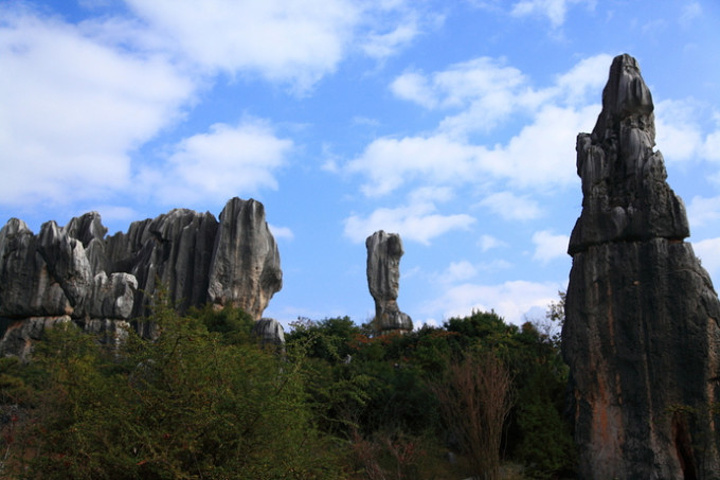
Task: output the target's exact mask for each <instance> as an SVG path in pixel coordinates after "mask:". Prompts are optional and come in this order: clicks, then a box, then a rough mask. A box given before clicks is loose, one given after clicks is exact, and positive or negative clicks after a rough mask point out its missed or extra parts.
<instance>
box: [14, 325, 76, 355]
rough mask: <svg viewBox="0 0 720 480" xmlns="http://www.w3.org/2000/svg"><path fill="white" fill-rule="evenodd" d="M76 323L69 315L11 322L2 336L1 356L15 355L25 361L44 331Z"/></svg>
mask: <svg viewBox="0 0 720 480" xmlns="http://www.w3.org/2000/svg"><path fill="white" fill-rule="evenodd" d="M58 324H63V325H74V324H73V322H72V319H71V318H70V316H69V315H62V316H58V317H31V318H26V319H22V320H15V321H12V322H9V324H8V325H7V328H6V330H5V332H4V334H3V336H2V338H0V357H4V356H6V355H15V356H17V357H18V358H20V360H21V361H23V362H25V361H27V360H28V359H29V358H30V355H31V353H32V349H33V342H35V341H37V340H40V339H41V338H42V335H43V332H44V331H45V330H46V329H48V328H52V327H54V326H55V325H58Z"/></svg>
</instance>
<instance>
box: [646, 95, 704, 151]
mask: <svg viewBox="0 0 720 480" xmlns="http://www.w3.org/2000/svg"><path fill="white" fill-rule="evenodd" d="M655 118H656V131H657V139H656V142H657V144H658V146H659V149H660V150H661V151H662V153H663V157H664V158H665V159H666V160H667V161H668V162H677V161H685V160H693V159H696V158H697V156H698V154H699V153H700V151H701V149H702V145H703V138H702V134H701V132H700V128H699V127H698V125H697V122H696V121H695V118H696V108H695V105H694V104H693V103H691V102H689V101H683V100H664V101H661V102H658V103H657V104H656V105H655Z"/></svg>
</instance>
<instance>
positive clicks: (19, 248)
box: [0, 218, 73, 318]
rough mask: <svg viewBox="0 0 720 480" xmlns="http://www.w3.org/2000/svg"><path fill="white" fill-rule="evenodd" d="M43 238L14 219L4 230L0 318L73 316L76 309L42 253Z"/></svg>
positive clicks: (0, 240) (0, 231)
mask: <svg viewBox="0 0 720 480" xmlns="http://www.w3.org/2000/svg"><path fill="white" fill-rule="evenodd" d="M39 244H40V242H39V239H38V238H37V237H36V236H35V235H34V234H33V232H32V231H31V230H30V229H29V228H28V227H27V225H26V224H25V222H23V221H22V220H18V219H17V218H11V219H10V220H9V221H8V223H7V224H6V225H5V226H4V227H3V228H2V229H0V316H1V317H7V318H25V317H38V316H57V315H66V314H70V313H72V311H73V307H72V305H71V303H70V300H69V299H68V298H67V296H66V295H65V292H64V291H63V289H62V286H61V285H60V283H59V282H58V281H57V280H56V279H55V278H54V277H53V275H52V274H51V272H50V270H49V269H48V266H47V264H46V263H45V260H44V259H43V257H42V256H41V255H40V252H39V251H38V248H39Z"/></svg>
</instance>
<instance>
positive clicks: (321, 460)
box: [16, 305, 340, 479]
mask: <svg viewBox="0 0 720 480" xmlns="http://www.w3.org/2000/svg"><path fill="white" fill-rule="evenodd" d="M230 313H231V312H220V315H223V316H224V317H223V318H221V319H215V320H216V321H213V322H208V321H207V320H208V318H207V316H208V315H209V313H208V312H205V313H204V314H203V315H202V317H203V321H201V320H199V319H198V318H193V317H178V316H177V315H176V314H175V313H174V312H172V311H171V310H170V309H168V308H166V307H164V306H162V305H160V306H158V307H156V310H155V313H154V315H153V317H152V318H151V319H150V321H152V322H155V323H156V324H157V326H158V329H159V331H160V332H161V333H160V335H159V337H158V338H157V339H156V340H155V341H152V342H149V341H143V340H141V339H139V338H137V337H136V336H135V335H132V334H130V335H129V337H128V340H127V341H126V343H125V344H124V345H123V347H122V348H121V350H120V351H119V352H118V351H114V350H112V351H111V350H105V349H103V348H101V347H99V346H98V345H97V343H96V342H94V341H93V339H92V338H91V337H89V336H87V335H85V334H82V333H80V332H78V331H77V330H76V329H73V328H68V329H67V330H65V331H62V330H60V329H57V330H56V331H53V332H49V334H48V338H47V339H46V341H44V342H41V344H40V345H41V348H38V351H37V352H36V355H35V360H34V361H33V363H34V365H35V367H34V368H42V370H43V371H44V372H45V375H44V378H43V379H42V381H38V382H36V384H35V385H34V387H35V388H36V390H37V392H38V393H37V394H38V398H39V400H38V403H37V407H36V408H35V409H34V410H33V411H32V412H31V414H32V416H33V420H34V421H33V422H28V426H27V427H26V428H25V429H24V430H23V432H21V435H22V436H23V442H24V444H26V445H28V448H27V449H26V451H25V452H24V453H25V454H27V455H28V457H26V458H23V457H19V458H16V465H18V466H19V467H22V468H19V469H18V470H17V472H18V478H48V479H66V478H73V479H127V478H143V479H171V478H172V479H195V478H203V479H228V478H254V479H255V478H257V479H281V478H282V479H285V478H296V479H310V478H313V479H316V478H317V479H322V478H338V477H339V475H340V473H339V471H340V470H339V468H340V467H339V462H338V459H337V457H336V456H335V454H334V453H333V452H335V448H334V444H333V443H332V442H330V441H329V440H328V439H327V438H325V437H323V436H322V435H320V434H319V433H318V432H317V430H316V429H315V428H314V424H313V417H312V412H311V411H310V409H309V408H308V406H307V402H306V394H305V390H304V386H303V384H302V379H303V377H302V375H300V374H299V370H300V368H301V365H302V361H303V359H302V358H297V357H292V356H291V357H290V358H289V359H283V358H280V357H278V356H276V355H274V354H272V353H270V352H267V351H265V350H263V349H261V348H259V347H258V346H257V345H256V344H255V343H254V342H247V343H242V342H238V341H232V342H226V341H224V340H223V338H224V335H227V334H228V333H232V332H223V334H220V333H218V332H209V331H208V328H207V326H206V325H207V324H208V323H210V324H212V325H216V324H227V323H228V322H226V321H225V319H226V318H229V317H227V316H228V315H229V314H230ZM238 338H240V337H236V340H237V339H238ZM23 463H24V464H23Z"/></svg>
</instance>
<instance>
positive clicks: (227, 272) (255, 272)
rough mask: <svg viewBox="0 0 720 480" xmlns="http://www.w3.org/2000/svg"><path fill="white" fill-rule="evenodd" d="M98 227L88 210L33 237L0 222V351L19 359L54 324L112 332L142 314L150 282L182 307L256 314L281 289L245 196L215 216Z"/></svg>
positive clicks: (261, 220)
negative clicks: (111, 231)
mask: <svg viewBox="0 0 720 480" xmlns="http://www.w3.org/2000/svg"><path fill="white" fill-rule="evenodd" d="M106 233H107V228H105V227H104V226H103V225H102V222H101V219H100V215H99V214H97V213H95V212H92V213H87V214H85V215H83V216H81V217H78V218H73V219H72V220H71V221H70V222H69V223H68V224H67V225H66V226H65V227H58V226H57V224H56V223H55V222H54V221H50V222H47V223H45V224H43V225H42V227H41V229H40V233H39V234H37V235H35V234H34V233H33V232H32V231H31V230H30V229H29V228H28V227H27V225H26V224H25V223H24V222H23V221H21V220H18V219H16V218H12V219H10V220H9V221H8V223H7V224H6V225H5V226H4V227H3V228H2V229H0V333H3V332H2V330H5V332H4V335H3V337H2V340H0V355H2V354H8V353H13V354H18V355H21V356H24V355H25V354H26V353H27V351H28V350H29V348H30V343H31V340H32V339H36V338H38V337H39V335H40V333H41V332H42V329H43V328H44V327H46V326H49V325H52V324H53V323H55V322H57V321H73V322H75V323H78V324H80V325H81V326H83V327H84V328H85V329H86V330H90V331H94V332H96V333H97V332H105V331H107V332H111V333H113V332H118V331H119V330H118V328H119V327H118V326H123V325H128V323H127V322H128V321H130V320H133V319H137V318H139V317H142V316H143V315H145V314H146V313H147V306H148V303H149V302H150V300H151V298H152V296H153V294H154V293H155V288H156V283H157V282H158V281H159V282H160V283H161V284H162V285H164V288H165V289H166V295H167V297H168V298H167V299H168V300H169V301H170V302H172V304H174V305H177V307H178V309H179V310H180V311H181V312H184V311H186V310H187V309H188V308H190V307H191V306H196V307H200V306H202V305H204V304H205V303H208V302H210V303H213V304H217V305H219V306H223V305H233V306H236V307H240V308H242V309H244V310H245V311H246V312H247V313H249V314H250V315H252V316H253V318H255V319H256V320H259V319H260V318H261V316H262V312H263V311H264V310H265V308H266V307H267V305H268V303H269V301H270V298H271V297H272V296H273V294H274V293H276V292H277V291H279V290H280V289H281V287H282V271H281V269H280V255H279V252H278V248H277V245H276V243H275V239H274V238H273V236H272V234H271V233H270V230H269V229H268V226H267V223H266V222H265V209H264V207H263V205H262V204H261V203H260V202H257V201H255V200H252V199H251V200H241V199H239V198H233V199H231V200H230V201H228V203H227V204H226V205H225V208H224V209H223V211H222V213H221V214H220V217H219V221H218V220H216V219H215V217H214V216H213V215H212V214H210V213H198V212H194V211H192V210H186V209H175V210H172V211H170V212H168V213H166V214H163V215H160V216H159V217H157V218H155V219H147V220H143V221H139V222H134V223H132V224H131V225H130V227H129V229H128V231H127V233H117V234H115V235H113V236H111V237H106ZM138 326H139V328H140V329H142V328H143V326H142V324H139V325H138ZM141 333H145V334H147V333H148V332H141Z"/></svg>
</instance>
